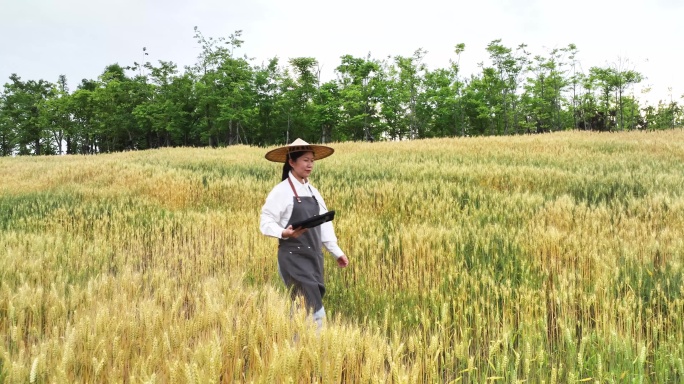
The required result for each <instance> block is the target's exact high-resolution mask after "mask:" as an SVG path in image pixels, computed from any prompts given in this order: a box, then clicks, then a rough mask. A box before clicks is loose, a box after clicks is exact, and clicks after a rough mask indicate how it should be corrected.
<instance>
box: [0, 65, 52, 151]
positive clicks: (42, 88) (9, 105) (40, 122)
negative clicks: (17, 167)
mask: <svg viewBox="0 0 684 384" xmlns="http://www.w3.org/2000/svg"><path fill="white" fill-rule="evenodd" d="M10 80H11V83H8V84H5V87H4V89H3V94H2V100H3V110H4V114H3V115H4V117H3V120H4V122H5V125H6V126H11V127H13V128H14V129H13V130H14V132H15V133H14V134H9V135H7V138H10V137H11V138H12V139H13V141H14V142H15V143H16V147H15V146H13V145H12V144H11V142H10V145H9V147H11V148H12V150H16V151H18V153H19V154H20V155H27V154H34V155H44V154H52V153H54V148H53V147H52V146H51V143H50V140H49V137H48V131H47V127H46V123H45V118H44V117H45V114H44V112H43V110H44V109H45V103H46V101H47V100H48V99H49V98H51V97H52V96H53V94H54V87H53V84H51V83H50V82H47V81H45V80H38V81H34V80H28V81H22V80H21V77H19V76H18V75H17V74H12V75H11V76H10ZM10 129H11V128H9V129H6V130H7V131H9V130H10ZM8 149H9V148H8Z"/></svg>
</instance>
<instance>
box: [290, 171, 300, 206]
mask: <svg viewBox="0 0 684 384" xmlns="http://www.w3.org/2000/svg"><path fill="white" fill-rule="evenodd" d="M287 181H289V182H290V187H291V188H292V192H294V195H295V197H296V198H297V202H298V203H301V202H302V199H300V198H299V195H298V194H297V190H295V187H294V184H292V179H290V176H288V177H287Z"/></svg>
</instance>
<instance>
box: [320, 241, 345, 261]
mask: <svg viewBox="0 0 684 384" xmlns="http://www.w3.org/2000/svg"><path fill="white" fill-rule="evenodd" d="M323 246H325V249H327V250H328V252H330V253H331V254H332V255H333V256H335V258H336V259H337V258H339V257H340V256H344V252H343V251H342V249H340V247H338V246H337V242H336V241H325V242H323Z"/></svg>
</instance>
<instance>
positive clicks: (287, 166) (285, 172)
mask: <svg viewBox="0 0 684 384" xmlns="http://www.w3.org/2000/svg"><path fill="white" fill-rule="evenodd" d="M306 152H311V151H297V152H290V153H288V154H287V158H286V159H285V165H283V178H282V179H281V180H280V181H283V180H285V179H287V177H288V176H289V175H290V171H291V170H292V167H291V166H290V162H289V161H288V159H290V160H292V161H297V159H299V158H300V157H301V156H302V155H303V154H305V153H306Z"/></svg>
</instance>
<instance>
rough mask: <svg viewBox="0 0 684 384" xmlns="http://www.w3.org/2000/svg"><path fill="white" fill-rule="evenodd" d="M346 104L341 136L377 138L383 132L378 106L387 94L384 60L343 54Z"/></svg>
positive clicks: (342, 90) (341, 74)
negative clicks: (379, 60) (382, 66)
mask: <svg viewBox="0 0 684 384" xmlns="http://www.w3.org/2000/svg"><path fill="white" fill-rule="evenodd" d="M336 72H337V75H338V84H339V90H340V99H341V104H342V106H341V107H342V112H341V120H340V128H339V129H338V132H337V133H338V136H337V139H339V140H366V141H372V140H377V139H378V138H379V137H380V135H381V134H382V130H381V124H380V121H379V114H378V107H379V106H380V105H382V97H383V95H385V94H386V84H385V78H384V73H383V72H382V68H381V63H380V62H378V61H377V60H372V59H371V58H370V54H369V55H368V57H367V58H365V59H364V58H357V57H353V56H351V55H345V56H342V63H341V64H340V65H339V66H338V67H337V68H336Z"/></svg>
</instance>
